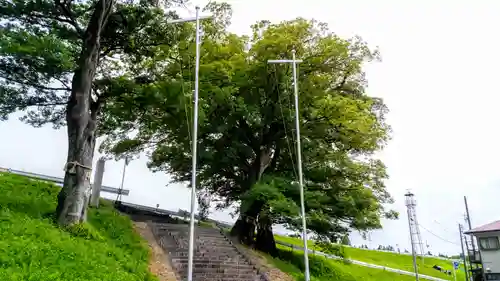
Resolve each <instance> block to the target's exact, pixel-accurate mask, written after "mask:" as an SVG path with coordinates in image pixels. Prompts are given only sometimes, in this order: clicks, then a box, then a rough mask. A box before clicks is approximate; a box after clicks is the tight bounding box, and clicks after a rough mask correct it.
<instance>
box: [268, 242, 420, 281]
mask: <svg viewBox="0 0 500 281" xmlns="http://www.w3.org/2000/svg"><path fill="white" fill-rule="evenodd" d="M278 248H279V251H280V254H279V257H278V258H272V257H270V256H266V257H267V259H268V261H270V262H271V263H272V264H273V265H274V266H276V267H277V268H279V269H280V270H281V271H283V272H286V273H288V274H290V275H292V276H293V277H294V278H295V280H297V281H303V280H304V274H303V272H304V271H303V270H304V260H303V252H300V251H294V252H291V251H290V250H289V249H286V248H284V247H282V246H278ZM309 267H310V273H311V281H414V280H415V277H412V276H407V275H399V274H397V273H393V272H388V271H384V270H379V269H373V268H368V267H363V266H359V265H355V264H348V263H345V262H343V261H334V260H329V259H326V258H323V257H320V256H314V255H309Z"/></svg>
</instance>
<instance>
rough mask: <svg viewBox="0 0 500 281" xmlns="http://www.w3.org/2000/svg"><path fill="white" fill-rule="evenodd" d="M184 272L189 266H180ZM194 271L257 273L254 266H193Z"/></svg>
mask: <svg viewBox="0 0 500 281" xmlns="http://www.w3.org/2000/svg"><path fill="white" fill-rule="evenodd" d="M179 269H180V270H181V271H182V272H184V270H186V271H187V267H180V268H179ZM193 273H205V274H227V275H231V274H232V275H239V274H255V270H254V269H253V268H241V269H240V268H216V267H203V268H196V267H195V268H193Z"/></svg>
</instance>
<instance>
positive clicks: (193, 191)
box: [169, 6, 212, 281]
mask: <svg viewBox="0 0 500 281" xmlns="http://www.w3.org/2000/svg"><path fill="white" fill-rule="evenodd" d="M210 18H212V17H211V16H204V17H200V7H198V6H197V7H196V17H195V18H194V19H193V18H189V19H179V20H171V21H169V22H170V23H181V22H192V21H195V22H196V66H195V81H194V94H193V100H194V109H193V111H194V116H193V139H192V148H191V149H192V151H191V154H192V158H193V159H192V171H191V217H190V221H189V249H188V277H187V278H188V281H193V256H194V209H195V207H196V164H197V156H198V153H197V148H198V146H197V144H198V92H199V86H198V84H199V72H200V41H201V40H200V20H202V19H210Z"/></svg>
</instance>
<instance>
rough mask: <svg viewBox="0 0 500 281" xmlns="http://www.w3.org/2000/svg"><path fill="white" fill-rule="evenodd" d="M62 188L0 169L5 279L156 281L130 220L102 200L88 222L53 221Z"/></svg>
mask: <svg viewBox="0 0 500 281" xmlns="http://www.w3.org/2000/svg"><path fill="white" fill-rule="evenodd" d="M58 190H59V187H57V186H55V185H52V184H48V183H43V182H40V181H34V180H30V179H28V178H25V177H21V176H16V175H11V174H3V173H0V280H2V281H14V280H16V281H17V280H19V281H21V280H30V281H63V280H64V281H67V280H71V281H94V280H95V281H102V280H113V281H124V280H127V281H128V280H148V281H152V280H157V279H156V277H154V276H152V275H151V274H150V273H149V271H148V258H149V249H148V246H147V244H145V242H144V241H143V240H142V239H141V238H140V237H139V236H138V235H137V234H136V233H135V232H134V230H133V227H132V223H131V221H130V220H129V219H128V218H126V217H124V216H121V215H119V214H118V213H117V212H115V211H114V210H113V208H112V206H109V205H106V204H103V205H102V206H101V208H99V209H98V210H97V209H91V210H90V212H89V223H88V224H82V225H77V226H75V227H72V228H71V229H62V228H60V227H58V226H57V225H56V224H54V223H53V220H52V219H51V214H52V213H53V212H54V211H55V207H56V196H57V192H58Z"/></svg>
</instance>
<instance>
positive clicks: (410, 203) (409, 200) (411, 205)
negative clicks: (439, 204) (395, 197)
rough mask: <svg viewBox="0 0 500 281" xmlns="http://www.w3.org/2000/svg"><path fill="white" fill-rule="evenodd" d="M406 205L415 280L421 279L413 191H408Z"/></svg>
mask: <svg viewBox="0 0 500 281" xmlns="http://www.w3.org/2000/svg"><path fill="white" fill-rule="evenodd" d="M405 197H406V198H405V205H406V212H407V214H408V228H409V230H410V242H411V254H412V256H413V269H414V270H415V280H416V281H419V278H418V265H417V253H416V249H415V241H414V232H415V231H414V228H415V227H414V225H415V224H414V222H412V220H413V212H412V210H414V207H415V205H416V202H415V198H414V197H413V193H411V192H408V193H407V194H405Z"/></svg>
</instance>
